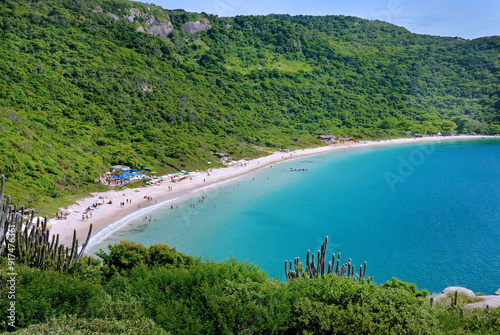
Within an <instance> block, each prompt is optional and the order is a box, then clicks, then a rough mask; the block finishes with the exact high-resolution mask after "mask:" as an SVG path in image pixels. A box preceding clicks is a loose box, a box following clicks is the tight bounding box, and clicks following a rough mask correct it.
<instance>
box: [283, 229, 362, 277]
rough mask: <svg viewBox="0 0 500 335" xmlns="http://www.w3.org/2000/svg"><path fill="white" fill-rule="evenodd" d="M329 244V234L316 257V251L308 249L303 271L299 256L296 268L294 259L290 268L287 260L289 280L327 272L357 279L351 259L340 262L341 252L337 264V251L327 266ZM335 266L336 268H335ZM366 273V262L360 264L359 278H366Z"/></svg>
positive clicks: (286, 273) (317, 275)
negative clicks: (293, 266)
mask: <svg viewBox="0 0 500 335" xmlns="http://www.w3.org/2000/svg"><path fill="white" fill-rule="evenodd" d="M327 246H328V236H327V237H326V238H325V241H324V242H323V243H322V244H321V248H320V250H318V252H317V256H316V257H315V254H314V253H311V251H310V250H307V254H306V268H305V271H302V270H303V269H302V263H301V262H300V259H299V257H296V258H295V262H294V265H295V269H293V268H292V261H290V268H288V266H287V264H288V261H285V275H286V278H287V279H288V280H291V279H294V278H299V277H306V278H318V277H323V276H325V274H334V275H336V276H338V277H344V278H348V279H350V278H353V279H356V273H355V266H354V264H352V261H351V259H349V261H348V262H347V263H346V264H342V265H341V264H340V256H341V255H340V252H339V253H338V256H337V264H336V265H335V253H333V254H332V260H331V261H329V262H328V267H327V269H326V271H325V267H326V250H327ZM334 267H335V270H334ZM365 275H366V262H364V264H363V265H360V266H359V279H361V278H365Z"/></svg>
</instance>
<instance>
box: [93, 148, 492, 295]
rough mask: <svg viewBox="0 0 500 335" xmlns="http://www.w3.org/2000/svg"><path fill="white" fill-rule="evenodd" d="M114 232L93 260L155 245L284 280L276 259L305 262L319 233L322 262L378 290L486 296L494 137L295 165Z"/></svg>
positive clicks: (362, 151) (165, 207)
mask: <svg viewBox="0 0 500 335" xmlns="http://www.w3.org/2000/svg"><path fill="white" fill-rule="evenodd" d="M290 168H298V169H307V171H303V172H291V171H290ZM202 196H206V199H205V200H204V201H203V202H201V197H202ZM172 203H173V204H174V207H176V206H178V208H174V209H173V210H172V209H171V208H170V205H171V204H172ZM191 205H194V207H192V206H191ZM146 215H147V216H148V218H149V216H151V217H152V222H151V223H150V222H149V220H147V221H143V218H144V217H145V216H146ZM117 225H118V226H120V227H121V230H119V231H115V232H114V233H113V234H112V238H108V239H105V240H102V241H99V244H94V245H93V246H92V247H91V249H90V251H91V252H92V251H95V250H98V249H99V248H105V246H106V245H107V244H108V243H116V242H118V241H120V240H129V241H134V242H140V243H143V244H144V245H146V246H149V245H151V244H155V243H164V244H168V245H170V246H177V250H179V251H181V252H184V253H186V254H189V255H193V256H201V257H204V258H206V259H210V260H215V261H221V260H225V259H227V258H229V257H231V256H233V257H235V258H236V259H238V260H246V261H248V262H251V263H254V264H257V265H259V266H260V267H261V268H262V269H264V270H265V271H266V272H267V274H268V275H269V276H270V277H279V279H281V280H284V279H285V276H284V261H285V260H290V259H293V258H294V257H297V256H298V257H300V258H301V260H303V261H305V255H306V252H307V250H308V249H310V250H311V251H316V250H318V249H319V248H320V246H321V243H322V242H323V240H324V238H325V236H327V235H328V236H329V244H328V253H329V254H330V255H331V253H333V252H335V253H338V252H341V253H342V260H343V261H344V262H347V260H348V258H351V259H352V260H353V262H354V264H356V268H359V264H362V263H363V262H364V261H366V262H367V263H368V269H367V274H368V275H369V276H371V277H373V280H374V282H375V283H377V284H381V283H384V282H386V281H387V280H390V279H391V277H397V278H398V279H401V280H404V281H408V282H412V283H415V284H417V286H418V288H419V289H423V288H425V289H428V290H429V291H431V292H439V291H441V290H442V289H444V288H445V287H447V286H465V287H467V288H469V289H472V290H473V291H475V292H482V293H485V294H493V292H495V291H496V290H497V289H498V288H499V287H500V279H499V278H500V139H477V140H466V141H450V140H447V141H441V142H439V143H426V144H419V145H417V144H404V145H399V144H398V145H387V146H379V147H366V148H355V149H352V150H344V151H339V152H333V153H329V154H323V155H317V156H310V157H305V158H297V159H295V160H293V161H288V162H286V163H282V164H279V165H274V166H273V167H272V168H271V167H267V168H265V169H263V170H260V171H258V172H256V173H254V174H251V175H247V176H244V177H242V178H240V179H237V180H234V181H232V182H228V183H226V184H225V185H224V186H223V187H213V188H205V189H204V190H202V191H201V192H198V193H193V197H192V198H190V199H188V200H186V201H184V202H180V201H173V202H167V203H164V204H159V205H158V206H157V207H156V209H155V210H154V211H149V212H146V211H144V212H142V213H139V214H137V215H136V216H135V217H134V216H131V217H128V218H126V219H124V220H121V221H120V222H119V223H117Z"/></svg>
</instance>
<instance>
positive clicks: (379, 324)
mask: <svg viewBox="0 0 500 335" xmlns="http://www.w3.org/2000/svg"><path fill="white" fill-rule="evenodd" d="M100 256H101V257H102V260H103V265H102V266H98V265H97V264H96V262H97V261H95V260H93V261H92V262H88V261H87V260H86V259H85V260H83V261H80V262H79V263H75V264H74V265H73V266H72V267H71V268H70V269H69V270H68V271H66V272H64V273H60V272H56V271H53V270H40V269H31V268H28V267H26V266H21V265H18V266H17V267H16V272H17V278H16V313H17V321H16V325H17V328H16V329H17V332H16V333H17V334H41V333H44V334H123V333H127V334H142V335H147V334H167V332H170V333H171V334H462V333H467V334H494V333H498V332H499V331H500V309H491V310H489V311H486V310H484V309H483V310H481V309H477V310H463V311H462V312H460V305H461V304H463V302H464V300H463V298H460V299H459V300H458V305H457V306H450V303H449V302H450V300H451V299H450V300H447V301H445V302H442V303H440V304H433V306H432V307H431V304H430V301H429V299H428V298H424V297H422V296H425V295H426V294H427V293H428V292H425V291H418V290H417V289H416V287H415V285H411V284H407V283H403V282H401V281H398V280H396V279H393V280H392V281H391V282H388V283H386V284H384V285H380V286H377V285H375V284H373V283H371V281H370V280H366V279H362V280H360V281H356V280H352V279H345V278H339V277H337V276H335V275H326V276H325V277H323V278H315V279H305V278H300V279H293V280H291V281H289V282H288V283H285V282H279V281H277V280H275V279H269V278H267V275H266V274H265V273H264V272H262V271H261V270H259V269H258V268H257V267H255V266H253V265H250V264H248V263H243V262H238V261H235V260H228V261H226V262H222V263H214V262H210V261H201V260H199V259H195V258H192V257H190V256H186V255H184V254H182V253H179V252H178V251H177V250H175V248H173V249H172V248H169V247H167V246H165V245H154V246H151V247H150V248H145V247H144V246H142V245H138V244H134V243H130V242H121V243H120V244H117V245H114V246H111V247H110V251H109V253H107V254H106V253H103V252H101V253H100ZM89 263H90V265H89ZM1 270H2V271H0V274H1V278H0V283H1V285H0V297H1V299H0V318H1V319H2V320H6V316H7V313H8V311H7V308H8V304H9V301H10V300H9V299H7V291H8V288H7V285H4V283H5V282H6V280H7V279H8V278H7V276H6V275H5V273H6V272H8V271H7V266H6V262H5V259H4V260H2V265H1ZM4 270H5V271H4ZM26 327H27V328H26ZM6 329H7V325H6V324H2V323H0V330H6Z"/></svg>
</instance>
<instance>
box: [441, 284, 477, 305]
mask: <svg viewBox="0 0 500 335" xmlns="http://www.w3.org/2000/svg"><path fill="white" fill-rule="evenodd" d="M455 291H458V292H460V293H463V294H465V295H466V296H468V297H475V296H476V295H475V294H474V292H472V291H471V290H469V289H466V288H465V287H460V286H450V287H447V288H445V289H444V290H443V292H441V293H439V294H436V295H434V296H433V298H434V301H436V302H437V301H439V300H441V299H443V298H445V297H447V296H448V294H449V293H455Z"/></svg>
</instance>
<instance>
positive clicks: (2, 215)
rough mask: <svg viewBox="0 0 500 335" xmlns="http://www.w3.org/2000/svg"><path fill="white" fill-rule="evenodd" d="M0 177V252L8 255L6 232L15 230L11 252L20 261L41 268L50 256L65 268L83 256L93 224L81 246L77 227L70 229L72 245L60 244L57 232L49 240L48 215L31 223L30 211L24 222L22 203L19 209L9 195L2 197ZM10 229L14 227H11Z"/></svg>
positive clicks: (58, 267)
mask: <svg viewBox="0 0 500 335" xmlns="http://www.w3.org/2000/svg"><path fill="white" fill-rule="evenodd" d="M0 179H1V188H0V256H7V254H8V252H7V244H8V243H9V241H8V240H7V236H8V235H9V236H10V235H11V234H14V239H15V243H14V245H15V255H14V256H15V257H16V258H17V259H18V262H19V263H20V264H26V265H28V266H30V267H36V268H40V269H43V268H44V267H46V266H47V262H46V261H47V260H49V259H50V260H51V261H52V262H51V264H52V266H54V268H55V269H57V270H59V271H66V270H67V269H68V268H69V267H70V266H71V264H72V263H73V262H75V261H78V260H79V259H81V258H82V257H83V253H84V251H85V248H86V247H87V244H88V242H89V240H90V236H91V234H92V225H90V227H89V232H88V235H87V239H86V240H85V243H84V244H83V245H82V247H81V248H80V250H78V240H77V239H76V231H74V233H73V242H72V244H71V248H68V247H65V246H63V245H59V235H57V236H52V242H50V231H49V230H48V229H47V217H45V218H44V219H43V220H40V218H38V219H37V221H36V224H34V223H33V220H34V215H35V213H34V211H32V212H31V215H30V217H29V218H28V219H27V220H26V221H25V222H23V218H24V214H25V211H26V210H25V208H24V206H21V209H20V211H18V210H17V205H16V204H14V205H13V206H12V205H11V197H10V196H7V197H5V194H4V191H5V176H1V177H0ZM4 200H5V201H4ZM23 226H24V227H23ZM13 229H15V231H12V230H13ZM11 240H12V239H11Z"/></svg>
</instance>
